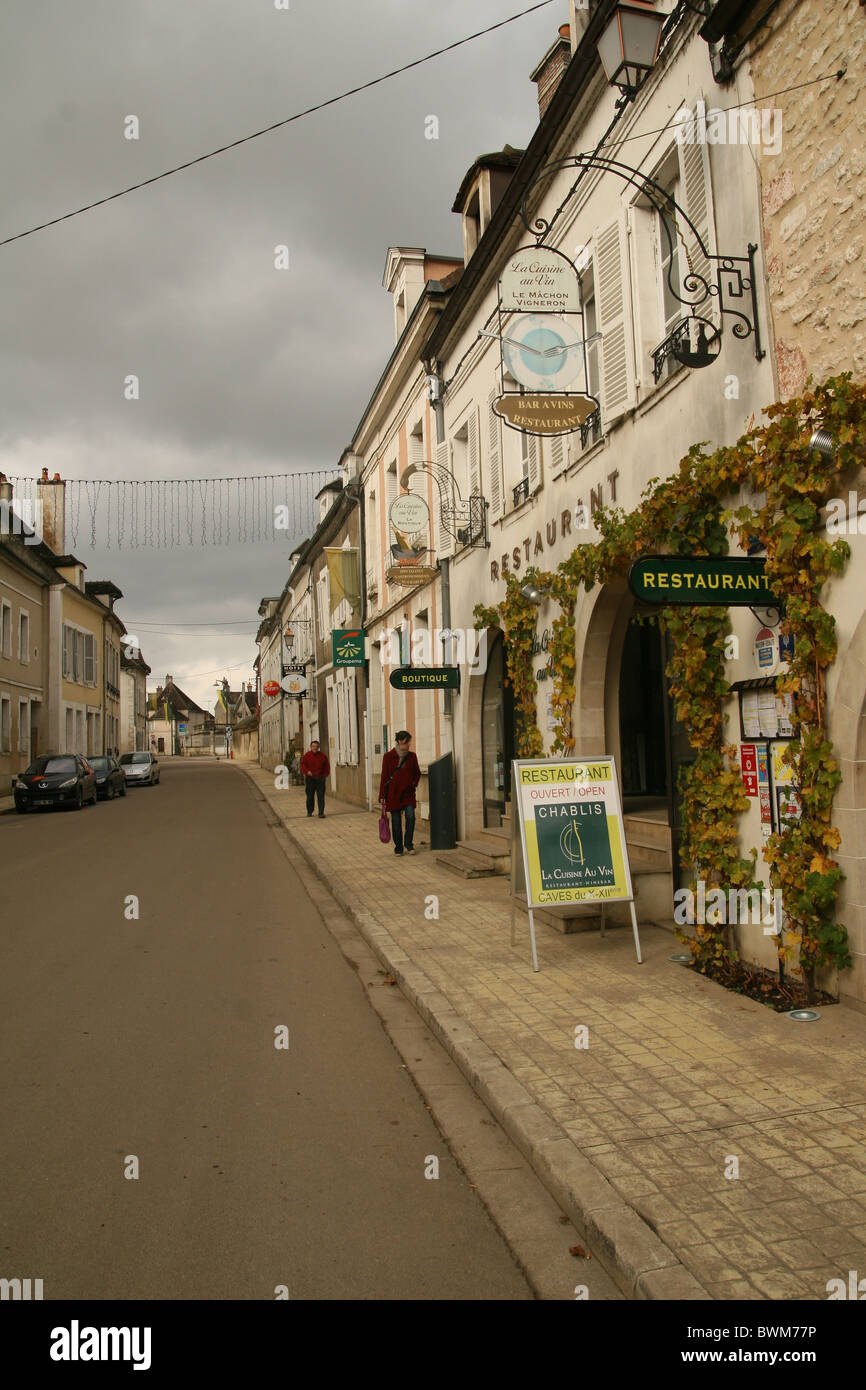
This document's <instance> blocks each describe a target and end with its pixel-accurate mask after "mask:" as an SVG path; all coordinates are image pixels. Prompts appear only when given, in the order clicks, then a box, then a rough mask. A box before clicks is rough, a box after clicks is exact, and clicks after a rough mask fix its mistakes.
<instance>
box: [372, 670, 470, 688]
mask: <svg viewBox="0 0 866 1390" xmlns="http://www.w3.org/2000/svg"><path fill="white" fill-rule="evenodd" d="M389 680H390V682H391V684H392V685H393V686H394V689H395V690H459V689H460V668H459V666H398V667H397V669H396V671H392V672H391V675H390V677H389Z"/></svg>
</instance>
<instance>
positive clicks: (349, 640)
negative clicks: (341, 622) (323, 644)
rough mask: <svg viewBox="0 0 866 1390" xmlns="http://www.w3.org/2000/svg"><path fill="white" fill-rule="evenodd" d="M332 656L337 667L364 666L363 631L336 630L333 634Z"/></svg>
mask: <svg viewBox="0 0 866 1390" xmlns="http://www.w3.org/2000/svg"><path fill="white" fill-rule="evenodd" d="M331 655H332V659H333V663H334V665H335V666H363V665H364V632H363V629H362V628H359V627H355V628H334V631H333V632H332V633H331Z"/></svg>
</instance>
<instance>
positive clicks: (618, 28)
mask: <svg viewBox="0 0 866 1390" xmlns="http://www.w3.org/2000/svg"><path fill="white" fill-rule="evenodd" d="M667 18H668V16H667V15H665V14H659V13H658V11H657V10H656V8H655V4H654V0H619V3H618V4H617V5H616V8H615V9H614V12H613V14H612V15H611V17H610V19H609V21H608V23H607V24H606V25H605V27H604V29H603V30H602V32H601V34H600V35H599V37H598V39H597V41H596V46H597V48H598V56H599V57H600V58H601V62H602V67H603V68H604V70H605V73H606V75H607V80H608V82H609V83H610V85H611V86H612V87H618V88H619V90H620V92H621V93H622V96H621V97H620V100H619V102H618V103H617V104H618V105H622V106H625V105H626V104H627V103H628V102H630V101H634V99H635V97H636V96H637V94H638V92H639V91H640V89H641V87H642V86H643V84H644V82H645V81H646V78H647V76H648V74H649V73H650V72H651V71H652V68H653V66H654V65H655V61H656V59H657V58H658V53H659V44H660V43H661V36H662V29H663V28H664V25H665V22H666V20H667Z"/></svg>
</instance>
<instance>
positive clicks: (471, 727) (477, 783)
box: [458, 627, 505, 839]
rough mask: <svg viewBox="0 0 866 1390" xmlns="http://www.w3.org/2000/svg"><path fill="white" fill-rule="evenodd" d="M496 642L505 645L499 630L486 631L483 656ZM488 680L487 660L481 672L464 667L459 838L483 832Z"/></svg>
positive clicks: (502, 633) (492, 628)
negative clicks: (483, 732)
mask: <svg viewBox="0 0 866 1390" xmlns="http://www.w3.org/2000/svg"><path fill="white" fill-rule="evenodd" d="M497 639H501V640H502V641H503V642H504V641H505V633H504V632H503V630H502V629H501V628H499V627H489V628H487V629H486V647H485V652H486V653H487V655H488V657H489V653H490V651H491V649H492V648H493V645H494V643H495V642H496V641H497ZM486 678H487V659H485V662H484V669H483V670H479V669H478V668H477V667H475V668H473V667H472V666H467V668H466V675H465V677H464V684H463V690H464V695H465V698H462V699H461V702H460V703H461V705H462V708H463V720H462V728H461V731H460V733H461V745H462V753H463V779H462V782H463V795H462V805H458V822H459V829H460V837H461V838H463V839H467V838H470V837H471V836H472V835H474V834H476V833H477V832H478V831H481V830H483V829H484V767H483V763H482V745H481V737H480V735H481V726H482V719H483V713H484V689H485V682H486Z"/></svg>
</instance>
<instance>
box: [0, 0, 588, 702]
mask: <svg viewBox="0 0 866 1390" xmlns="http://www.w3.org/2000/svg"><path fill="white" fill-rule="evenodd" d="M530 2H531V0H471V3H469V2H468V0H436V3H431V2H430V0H361V2H360V3H359V0H290V8H289V9H288V10H282V9H279V10H278V9H276V8H275V4H274V0H182V2H181V0H146V2H145V0H76V3H75V4H74V5H70V4H69V0H39V3H38V4H35V5H34V4H32V3H26V0H19V3H18V4H17V5H9V6H7V7H6V10H5V14H4V26H3V27H4V44H3V52H2V58H0V73H2V81H0V108H2V129H3V132H4V138H3V141H2V147H3V150H2V187H3V191H4V197H3V208H2V212H0V238H2V237H7V236H11V235H13V234H15V233H16V232H19V231H23V230H26V229H27V228H28V227H30V226H32V225H35V224H37V223H41V222H44V221H46V220H47V219H48V218H51V217H56V216H58V215H59V214H61V213H63V212H67V211H70V210H71V209H73V208H76V207H78V206H80V205H81V204H83V203H87V202H90V201H92V200H94V199H96V198H99V197H103V196H105V195H106V194H108V193H112V192H115V191H116V190H118V189H120V188H123V187H125V186H126V185H128V184H130V183H134V182H136V181H138V180H140V179H143V178H147V177H149V176H150V175H152V174H156V173H160V172H162V170H164V169H167V168H170V167H171V166H172V165H174V164H178V163H181V162H182V161H184V160H187V159H190V158H194V157H195V156H196V155H198V154H203V153H205V152H206V151H208V150H210V149H213V148H215V147H216V146H218V145H221V144H225V143H227V142H228V141H230V140H233V139H237V138H238V137H239V136H241V135H246V134H248V133H251V132H252V131H254V130H256V129H258V128H260V127H263V126H266V125H268V124H270V123H272V122H274V121H277V120H280V119H282V118H284V117H286V116H289V115H292V114H293V113H294V112H295V111H298V110H301V109H302V108H304V107H306V106H309V105H312V104H313V103H315V102H318V101H322V100H325V99H327V98H328V97H331V96H334V95H336V94H338V93H339V92H341V91H343V90H345V89H346V88H349V87H352V86H355V85H357V84H358V83H360V82H363V81H366V80H368V79H370V78H372V77H375V76H378V75H379V74H381V73H383V72H386V71H388V70H389V69H391V68H394V67H397V66H399V65H400V64H401V63H404V62H409V61H412V60H413V59H415V58H418V57H421V56H422V55H423V54H425V53H428V52H430V51H431V50H433V49H436V48H440V47H442V46H443V45H445V44H447V43H449V42H452V41H453V40H455V39H458V38H461V37H463V36H465V35H467V34H469V33H472V32H473V31H475V30H476V29H481V28H483V27H484V26H485V25H487V24H490V23H494V22H496V21H497V20H500V19H504V18H506V17H507V16H508V15H511V14H516V13H517V12H518V11H520V10H521V9H524V8H526V7H527V5H528V4H529V3H530ZM567 19H568V4H567V0H554V3H552V4H550V5H548V6H547V7H546V8H545V9H542V10H540V11H538V12H537V13H536V14H533V15H530V16H528V17H526V18H523V19H520V20H518V21H517V22H516V23H514V24H511V25H509V26H507V27H506V28H504V29H501V30H499V31H498V32H496V33H494V34H491V35H489V36H486V37H484V38H480V39H477V40H476V41H475V42H474V43H472V44H469V45H467V46H466V47H465V48H462V49H458V50H457V51H456V52H454V53H450V54H447V55H445V56H443V57H441V58H437V59H435V60H434V61H432V62H431V63H429V64H427V65H425V66H423V67H421V68H418V69H415V70H414V71H412V72H410V73H407V74H405V75H403V76H401V77H397V78H394V79H393V80H392V81H390V82H387V83H385V84H383V85H382V86H379V87H377V88H374V89H373V90H372V91H370V92H365V93H361V94H360V95H358V96H355V97H351V98H349V99H348V100H347V101H345V102H341V103H339V104H338V105H336V106H333V107H331V108H329V109H328V110H326V111H323V112H320V113H317V114H315V115H312V116H309V117H307V118H306V119H304V120H303V121H299V122H297V123H295V124H294V125H291V126H288V127H286V128H284V129H282V130H278V131H275V132H273V133H271V134H269V135H266V136H263V137H262V138H261V139H259V140H255V141H253V142H251V143H249V144H247V145H243V146H241V147H240V148H239V149H236V150H232V151H229V152H228V153H226V154H222V155H219V156H218V157H217V158H215V159H213V160H209V161H207V162H205V163H204V164H201V165H199V166H197V167H195V168H193V169H189V170H186V171H184V172H182V173H179V174H177V175H175V176H173V177H172V178H170V179H166V180H164V181H162V182H161V183H158V184H156V185H154V186H152V187H150V188H145V189H142V190H140V191H138V192H135V193H131V194H129V195H128V196H127V197H125V198H122V199H119V200H117V201H115V202H112V203H109V204H107V205H106V206H104V207H101V208H97V209H95V210H93V211H91V212H87V213H84V214H82V215H81V216H80V217H76V218H73V219H71V220H69V221H66V222H62V223H60V224H59V225H58V226H55V227H51V228H48V229H47V230H45V231H42V232H38V233H36V234H35V235H34V236H31V237H28V238H26V239H24V240H22V241H17V242H14V243H13V244H11V245H9V246H5V247H3V248H0V277H2V278H0V294H2V301H3V320H4V325H5V333H4V336H3V344H2V349H0V350H2V359H3V360H2V367H0V375H2V383H3V384H2V388H0V390H2V400H3V411H2V416H0V471H3V472H4V473H6V474H8V475H22V476H30V477H35V476H37V475H38V473H39V472H40V470H41V469H42V468H43V467H47V468H48V469H49V472H50V473H51V474H52V475H53V474H54V473H55V472H59V473H60V474H61V476H62V477H64V478H94V477H96V478H128V479H146V478H174V477H176V478H192V477H196V478H199V477H214V476H226V475H232V474H261V473H281V472H288V471H292V470H294V469H300V468H330V467H333V466H335V465H336V463H337V461H338V459H339V456H340V453H341V452H342V449H343V447H344V446H345V444H346V443H347V442H348V441H349V439H350V438H351V435H352V433H353V430H354V426H355V424H356V422H357V420H358V417H359V415H360V412H361V410H362V409H363V407H364V405H365V403H366V401H367V399H368V398H369V395H370V393H371V391H372V389H373V387H374V385H375V383H376V381H377V379H378V377H379V374H380V372H381V369H382V366H383V365H384V362H385V360H386V358H387V356H388V354H389V353H390V351H391V348H392V346H393V329H392V308H391V301H390V296H389V295H388V294H387V293H386V292H385V290H384V289H383V288H382V283H381V281H382V272H383V268H384V264H385V255H386V251H387V248H388V246H389V245H410V246H425V247H427V249H428V250H430V251H435V252H441V253H449V254H458V253H459V251H460V226H459V220H458V218H457V217H455V216H454V214H453V213H452V212H451V211H450V209H451V204H452V202H453V200H454V195H455V193H456V191H457V188H458V187H459V185H460V181H461V179H462V177H463V174H464V173H465V171H466V169H467V168H468V167H469V165H470V164H471V163H472V161H473V159H474V158H475V157H476V156H477V155H478V154H481V153H483V152H486V151H489V150H494V149H499V148H501V147H502V145H503V144H505V143H506V142H509V143H511V144H513V145H517V146H521V147H522V146H525V144H526V143H527V141H528V140H529V138H530V137H531V135H532V132H533V130H534V128H535V125H536V124H537V120H538V110H537V104H536V96H535V85H534V84H533V83H531V82H530V81H529V73H530V72H531V71H532V69H533V68H534V67H535V65H536V63H537V62H538V60H539V59H540V58H541V57H542V55H543V54H544V52H545V51H546V49H547V48H548V47H549V46H550V44H551V43H552V42H553V40H554V38H555V37H556V33H557V29H558V27H559V25H560V24H563V23H565V22H566V21H567ZM129 115H135V116H137V117H138V120H139V123H140V138H139V139H138V140H127V139H125V138H124V120H125V118H126V117H127V116H129ZM428 115H436V116H437V117H438V118H439V123H440V124H439V139H438V140H428V139H425V135H424V125H425V117H426V116H428ZM279 244H286V245H287V246H288V247H289V250H290V260H291V267H290V269H289V270H288V271H287V272H280V271H277V270H275V269H274V247H275V246H276V245H279ZM131 373H134V374H136V375H137V376H138V377H139V379H140V391H141V395H140V399H139V400H137V401H127V400H125V398H124V390H123V383H124V378H125V377H126V376H127V375H128V374H131ZM85 539H86V542H87V543H86V544H82V543H81V541H79V545H78V548H77V553H78V555H79V558H80V559H81V560H83V561H84V562H85V564H86V565H87V567H88V573H87V577H88V578H91V579H97V578H100V579H101V578H111V579H113V580H114V581H115V583H117V584H118V585H119V586H120V588H121V589H122V590H123V592H124V599H123V600H122V602H121V603H120V604H119V608H118V611H119V612H120V614H121V616H122V617H123V618H124V621H125V622H126V624H127V627H128V628H129V629H130V631H134V632H136V633H137V634H138V636H139V637H140V638H141V640H142V650H143V653H144V656H145V659H146V660H147V661H148V663H149V664H150V666H151V667H152V668H153V676H152V677H151V681H150V684H151V685H155V684H156V681H157V679H159V680H162V679H163V677H164V676H165V674H166V673H169V672H170V673H171V674H172V675H173V676H174V677H175V679H176V680H177V681H178V682H179V684H181V685H182V686H183V688H184V689H185V690H186V691H187V692H188V693H189V694H190V695H192V696H193V698H195V699H197V700H198V701H199V703H201V704H207V706H208V707H212V706H213V697H214V691H213V682H214V681H215V680H216V679H217V678H218V676H221V675H222V674H223V673H224V672H226V671H227V670H228V668H229V667H234V668H235V669H234V670H232V671H231V673H230V675H231V680H232V685H233V686H236V685H237V684H238V683H239V681H240V680H241V679H248V678H250V679H251V678H252V661H253V660H254V658H255V647H254V645H253V642H252V634H253V633H254V631H255V626H256V621H257V617H256V609H257V606H258V602H259V600H260V598H261V597H262V596H263V595H265V594H274V593H279V592H280V590H281V588H282V586H283V584H284V582H285V579H286V577H287V573H288V564H287V561H288V556H287V554H286V553H285V547H284V546H280V545H259V546H255V547H252V546H250V545H247V546H240V545H234V546H231V547H225V548H212V547H206V548H192V549H190V548H178V549H168V550H159V551H157V550H153V551H149V550H147V549H140V550H120V551H118V550H117V549H116V548H112V549H110V550H108V551H106V550H105V549H99V548H97V549H96V550H95V551H94V550H91V549H90V547H89V535H87V536H86V538H85ZM232 619H242V620H246V621H247V622H248V624H249V626H248V628H247V629H246V635H239V634H242V633H243V631H244V630H243V629H238V630H237V633H236V634H235V635H233V636H220V635H216V634H211V635H204V636H196V637H191V636H188V635H171V634H170V633H169V632H162V631H160V630H159V628H160V627H161V628H165V629H171V628H172V626H173V624H178V623H187V624H189V623H198V622H199V621H201V620H204V621H207V620H210V621H211V622H226V621H228V620H232ZM164 620H167V621H164ZM146 622H150V623H153V624H157V625H158V626H154V627H146V626H144V623H146ZM199 630H200V629H197V628H190V629H188V631H190V632H196V631H199Z"/></svg>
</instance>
